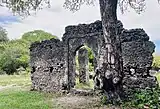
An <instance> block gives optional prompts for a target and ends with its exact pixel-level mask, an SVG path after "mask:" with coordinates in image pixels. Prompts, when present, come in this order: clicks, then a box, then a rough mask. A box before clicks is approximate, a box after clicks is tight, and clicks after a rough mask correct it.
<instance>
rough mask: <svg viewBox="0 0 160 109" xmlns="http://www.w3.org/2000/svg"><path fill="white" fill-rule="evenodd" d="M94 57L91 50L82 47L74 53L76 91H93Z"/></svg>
mask: <svg viewBox="0 0 160 109" xmlns="http://www.w3.org/2000/svg"><path fill="white" fill-rule="evenodd" d="M94 60H95V57H94V53H93V51H92V49H91V48H89V47H88V46H86V45H84V46H82V47H80V48H79V49H78V50H77V51H76V56H75V61H76V85H75V88H76V89H85V90H89V89H93V88H94V82H93V76H94V65H95V61H94Z"/></svg>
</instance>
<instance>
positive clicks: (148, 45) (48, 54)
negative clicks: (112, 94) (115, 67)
mask: <svg viewBox="0 0 160 109" xmlns="http://www.w3.org/2000/svg"><path fill="white" fill-rule="evenodd" d="M118 29H119V31H120V32H119V36H120V40H121V42H122V56H123V60H124V62H123V64H124V67H125V68H129V70H130V69H131V68H133V69H134V70H136V69H138V68H139V70H137V71H140V72H139V74H140V77H142V75H143V74H144V72H146V70H144V69H146V68H149V67H151V65H152V59H153V56H152V53H153V52H154V49H155V45H154V43H153V42H151V41H149V36H148V35H147V34H146V33H145V31H144V30H143V29H130V30H127V29H124V28H123V25H122V23H121V22H119V24H118ZM84 35H85V37H84ZM103 41H104V39H103V32H102V25H101V21H96V22H94V23H91V24H79V25H78V26H68V27H66V28H65V33H64V35H63V37H62V41H59V40H58V39H52V40H46V41H42V42H41V43H34V44H32V45H31V48H30V52H31V67H32V74H31V79H32V85H33V89H36V90H43V91H57V90H61V89H63V88H64V86H65V87H66V84H71V83H73V84H72V86H74V85H75V84H74V82H75V58H74V55H75V52H76V50H78V49H79V48H80V47H81V46H82V45H84V44H86V45H88V46H89V47H90V48H91V49H92V50H93V53H94V55H95V58H96V62H98V56H99V50H100V48H101V46H102V44H103ZM68 47H69V49H68ZM68 61H69V62H68ZM96 62H95V63H96ZM97 64H98V63H96V64H95V66H97ZM68 70H69V72H68ZM125 70H126V69H125ZM137 71H135V74H133V75H131V74H128V72H127V73H126V72H125V74H126V75H129V76H126V77H127V79H125V81H124V84H125V86H126V87H128V86H127V85H128V84H129V85H130V84H132V83H133V84H135V83H134V82H135V81H134V82H133V81H132V79H131V82H132V83H129V82H130V80H129V79H128V77H129V78H130V77H134V75H137ZM141 74H142V75H141ZM128 80H129V81H128ZM150 81H154V79H150ZM140 83H141V84H143V81H140ZM140 83H136V84H140ZM64 84H65V85H64ZM151 85H152V84H151ZM131 86H133V85H131ZM133 87H137V85H136V86H133Z"/></svg>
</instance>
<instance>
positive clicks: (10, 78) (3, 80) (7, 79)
mask: <svg viewBox="0 0 160 109" xmlns="http://www.w3.org/2000/svg"><path fill="white" fill-rule="evenodd" d="M8 85H17V86H30V85H31V80H30V75H0V86H8Z"/></svg>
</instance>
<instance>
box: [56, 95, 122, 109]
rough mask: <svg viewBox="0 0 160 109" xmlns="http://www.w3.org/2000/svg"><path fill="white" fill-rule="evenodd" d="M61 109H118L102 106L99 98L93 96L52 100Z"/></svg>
mask: <svg viewBox="0 0 160 109" xmlns="http://www.w3.org/2000/svg"><path fill="white" fill-rule="evenodd" d="M54 100H55V101H56V102H57V104H58V105H59V106H61V108H62V109H120V108H117V107H110V108H108V107H107V106H102V105H101V104H100V98H99V97H96V96H95V97H94V96H73V95H72V96H71V95H70V96H64V97H59V98H56V99H54Z"/></svg>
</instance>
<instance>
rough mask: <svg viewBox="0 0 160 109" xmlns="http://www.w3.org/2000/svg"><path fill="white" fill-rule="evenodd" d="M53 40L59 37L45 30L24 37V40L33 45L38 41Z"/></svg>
mask: <svg viewBox="0 0 160 109" xmlns="http://www.w3.org/2000/svg"><path fill="white" fill-rule="evenodd" d="M52 38H57V37H56V36H53V35H52V34H50V33H48V32H45V31H43V30H34V31H30V32H27V33H24V34H23V35H22V40H26V41H29V42H31V43H32V42H36V41H43V40H49V39H52Z"/></svg>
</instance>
